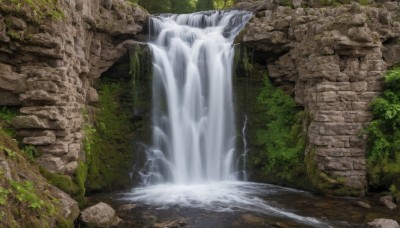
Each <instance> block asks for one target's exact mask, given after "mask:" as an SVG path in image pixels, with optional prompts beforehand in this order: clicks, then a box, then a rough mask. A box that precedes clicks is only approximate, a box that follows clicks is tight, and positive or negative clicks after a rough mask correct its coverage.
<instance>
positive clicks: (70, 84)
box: [0, 0, 148, 175]
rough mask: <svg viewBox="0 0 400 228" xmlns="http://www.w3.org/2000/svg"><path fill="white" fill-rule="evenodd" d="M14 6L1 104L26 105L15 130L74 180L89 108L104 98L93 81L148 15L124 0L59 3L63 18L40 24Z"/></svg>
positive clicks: (2, 16)
mask: <svg viewBox="0 0 400 228" xmlns="http://www.w3.org/2000/svg"><path fill="white" fill-rule="evenodd" d="M12 4H13V3H10V2H3V3H1V5H0V105H16V106H21V109H20V111H21V115H20V116H18V117H17V118H16V119H15V120H14V126H15V127H16V129H17V133H18V135H19V136H21V137H22V138H23V142H24V143H25V144H31V145H35V146H36V148H37V149H38V150H39V152H40V153H41V155H40V157H39V158H38V162H39V163H40V164H41V165H42V166H43V167H45V168H46V169H48V170H49V171H51V172H56V173H62V174H67V175H72V174H73V173H74V172H75V170H76V168H77V166H78V162H77V161H78V159H79V158H81V156H83V154H82V153H81V151H82V148H81V147H82V138H83V137H84V136H83V132H82V125H83V122H84V119H83V110H84V106H85V104H90V103H92V102H96V101H97V99H98V96H97V92H96V90H95V89H94V88H93V87H92V86H93V85H94V81H95V79H96V78H98V77H100V75H101V73H102V72H104V71H106V70H107V69H108V68H109V67H110V66H111V65H112V64H113V63H114V62H116V61H117V60H118V59H119V58H121V56H123V55H124V54H125V53H126V51H127V48H128V47H129V46H130V45H131V44H133V43H134V41H133V39H134V38H135V35H136V34H137V33H138V32H139V31H141V29H142V26H143V24H144V23H145V22H146V20H147V17H148V14H147V12H146V11H144V10H143V9H142V8H140V7H138V6H135V5H132V4H129V3H128V2H127V1H124V0H90V1H86V0H59V1H58V3H57V4H58V7H59V8H60V9H61V11H62V12H63V14H64V16H63V18H61V19H51V18H50V17H47V18H46V19H45V20H44V21H41V22H40V23H39V24H38V23H37V22H34V20H33V19H34V14H32V12H31V11H29V9H26V6H25V5H23V6H22V7H20V8H16V7H14V6H13V5H12ZM21 12H22V13H21Z"/></svg>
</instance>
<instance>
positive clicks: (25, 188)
mask: <svg viewBox="0 0 400 228" xmlns="http://www.w3.org/2000/svg"><path fill="white" fill-rule="evenodd" d="M11 186H13V188H14V189H15V191H16V195H15V196H16V198H17V199H18V200H19V201H20V202H21V203H27V204H28V207H29V208H32V209H41V208H42V207H43V206H44V205H45V203H44V201H43V200H42V199H41V198H39V197H38V196H37V195H36V194H35V189H34V187H33V184H32V182H30V181H25V182H17V181H11Z"/></svg>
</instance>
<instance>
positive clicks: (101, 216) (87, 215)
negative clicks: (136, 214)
mask: <svg viewBox="0 0 400 228" xmlns="http://www.w3.org/2000/svg"><path fill="white" fill-rule="evenodd" d="M80 219H81V221H82V222H84V223H85V224H87V225H89V226H90V227H111V226H116V225H117V224H118V223H119V221H120V219H118V217H117V216H116V214H115V211H114V209H113V208H112V207H111V206H110V205H108V204H106V203H103V202H100V203H98V204H96V205H94V206H92V207H89V208H86V209H85V210H83V211H82V213H81V217H80Z"/></svg>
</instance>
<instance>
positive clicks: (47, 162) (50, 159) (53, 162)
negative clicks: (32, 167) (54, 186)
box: [37, 154, 65, 173]
mask: <svg viewBox="0 0 400 228" xmlns="http://www.w3.org/2000/svg"><path fill="white" fill-rule="evenodd" d="M37 162H38V164H39V165H40V166H42V167H43V168H45V169H47V170H48V171H50V172H53V173H60V172H61V170H62V168H63V167H64V165H65V161H63V160H62V159H61V158H59V157H55V156H52V155H50V154H46V155H44V156H41V157H39V158H38V159H37Z"/></svg>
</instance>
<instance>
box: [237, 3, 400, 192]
mask: <svg viewBox="0 0 400 228" xmlns="http://www.w3.org/2000/svg"><path fill="white" fill-rule="evenodd" d="M245 2H246V3H245ZM291 2H292V3H293V5H295V4H296V5H295V6H294V7H293V8H292V7H287V6H282V5H283V2H282V1H278V0H270V1H250V0H248V1H241V3H240V4H241V5H240V8H241V9H249V10H252V11H254V12H255V13H256V15H257V16H255V17H253V18H252V19H251V20H250V22H249V23H248V25H247V26H246V28H245V32H244V34H243V36H242V39H241V40H238V42H240V41H241V42H243V43H244V44H248V45H249V47H251V48H254V51H255V52H256V53H258V54H257V58H259V59H257V62H259V63H262V62H264V63H266V65H267V67H268V71H269V76H270V78H271V79H272V80H273V81H274V82H275V83H276V84H278V85H279V86H282V87H285V86H286V85H290V86H291V87H293V84H294V91H293V92H294V93H293V94H294V98H295V100H296V102H297V103H298V104H299V105H301V106H304V108H305V109H306V110H307V111H309V113H310V116H311V118H312V119H311V124H310V125H309V128H308V138H309V142H310V145H309V147H308V148H310V149H311V148H312V149H313V150H315V154H316V156H317V157H318V159H317V162H318V168H319V169H320V170H322V171H324V173H326V174H327V175H328V176H330V177H332V178H333V179H334V178H336V177H342V178H344V179H345V180H346V181H344V183H345V184H344V185H345V186H347V187H350V188H352V189H356V192H360V194H361V195H362V194H363V193H362V192H363V191H365V186H366V161H365V149H366V140H365V139H362V138H360V137H359V134H360V132H361V130H362V129H363V127H364V126H365V125H366V123H368V122H369V121H371V119H372V114H371V110H370V106H369V103H370V102H371V101H372V100H373V99H374V98H376V97H377V96H379V94H380V93H381V92H382V89H383V85H382V81H383V80H382V79H383V75H384V73H385V72H386V69H387V66H392V65H394V64H396V63H400V55H399V53H400V52H399V50H398V49H399V48H398V47H399V46H400V45H398V43H397V42H398V40H399V38H400V23H399V22H398V18H399V17H398V9H399V7H400V6H399V3H398V2H393V1H384V2H386V3H385V4H384V7H380V8H379V7H377V6H373V5H369V6H362V5H359V4H357V3H352V4H347V5H346V4H344V5H339V6H336V7H322V8H307V9H305V8H301V7H305V6H311V7H315V6H318V7H321V5H319V4H318V3H320V2H321V1H311V0H310V1H308V0H303V1H291ZM299 2H301V3H299ZM354 2H357V1H354ZM379 3H383V2H379ZM299 5H300V6H299ZM299 7H300V8H299ZM396 18H397V19H396ZM396 20H397V21H396Z"/></svg>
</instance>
